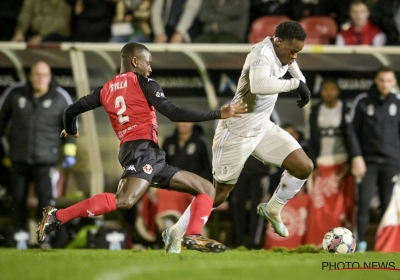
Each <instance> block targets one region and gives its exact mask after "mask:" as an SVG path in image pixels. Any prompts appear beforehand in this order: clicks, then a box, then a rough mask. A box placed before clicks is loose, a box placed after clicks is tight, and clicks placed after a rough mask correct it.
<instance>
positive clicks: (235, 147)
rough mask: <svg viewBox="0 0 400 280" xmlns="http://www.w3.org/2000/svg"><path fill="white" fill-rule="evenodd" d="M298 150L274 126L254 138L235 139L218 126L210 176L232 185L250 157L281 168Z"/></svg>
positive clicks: (297, 145)
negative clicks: (286, 159) (285, 160)
mask: <svg viewBox="0 0 400 280" xmlns="http://www.w3.org/2000/svg"><path fill="white" fill-rule="evenodd" d="M297 149H301V146H300V145H299V143H298V142H297V141H296V140H295V139H294V138H293V137H292V136H291V135H290V134H289V133H287V132H286V131H285V130H283V129H282V128H280V127H279V126H277V125H275V124H274V125H273V126H272V127H271V128H269V129H267V130H266V131H265V132H262V133H260V134H259V135H257V136H255V137H242V136H238V135H236V134H233V133H232V132H230V131H229V129H228V128H227V127H226V126H224V125H219V126H218V128H217V131H216V133H215V136H214V140H213V146H212V153H213V156H212V158H213V162H212V165H213V175H214V178H215V180H217V181H218V182H220V183H225V184H235V183H236V182H237V180H238V178H239V175H240V172H242V169H243V166H244V164H245V162H246V161H247V159H248V158H249V156H250V155H252V156H254V157H255V158H257V159H258V160H260V161H261V162H263V163H264V164H273V165H276V166H279V167H280V166H281V165H282V162H283V161H284V159H285V158H286V157H287V156H288V155H289V154H290V153H291V152H293V151H294V150H297Z"/></svg>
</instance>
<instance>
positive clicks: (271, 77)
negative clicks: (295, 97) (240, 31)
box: [218, 37, 305, 137]
mask: <svg viewBox="0 0 400 280" xmlns="http://www.w3.org/2000/svg"><path fill="white" fill-rule="evenodd" d="M287 71H289V73H290V74H291V75H292V76H293V78H292V79H280V78H281V77H282V76H283V75H285V73H286V72H287ZM299 80H302V81H303V82H305V78H304V76H303V74H302V73H301V71H300V69H299V67H298V65H297V63H296V62H293V63H292V64H291V65H290V66H288V65H282V63H281V62H280V60H279V59H278V57H277V56H276V54H275V51H274V47H273V45H272V42H271V38H270V37H267V38H265V39H264V40H263V41H262V42H260V43H258V44H255V45H254V46H253V48H252V50H251V52H250V53H249V54H248V55H247V58H246V62H245V63H244V66H243V70H242V73H241V75H240V79H239V83H238V87H237V90H236V93H235V96H234V98H233V100H232V103H234V102H236V101H239V100H241V99H243V101H244V102H246V103H247V109H248V111H247V113H245V114H242V118H229V119H226V120H222V121H220V122H219V124H218V125H219V126H227V127H228V129H229V131H230V132H231V133H234V134H236V135H239V136H243V137H254V136H256V135H258V134H259V133H262V132H264V131H265V130H266V129H268V128H270V127H273V125H274V124H273V123H272V122H271V121H270V116H271V113H272V111H273V109H274V106H275V103H276V99H277V98H278V93H280V92H288V91H291V90H293V89H296V88H298V87H299V83H300V81H299Z"/></svg>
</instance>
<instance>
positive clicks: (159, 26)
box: [151, 0, 203, 43]
mask: <svg viewBox="0 0 400 280" xmlns="http://www.w3.org/2000/svg"><path fill="white" fill-rule="evenodd" d="M202 2H203V1H202V0H169V1H167V0H154V2H153V6H152V8H151V24H152V28H153V35H154V39H153V40H154V42H155V43H167V42H170V43H190V42H191V41H192V40H193V38H195V37H196V35H197V34H198V33H199V25H198V23H197V22H196V18H197V15H198V14H199V11H200V7H201V4H202Z"/></svg>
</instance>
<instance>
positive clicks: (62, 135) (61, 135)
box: [60, 129, 79, 138]
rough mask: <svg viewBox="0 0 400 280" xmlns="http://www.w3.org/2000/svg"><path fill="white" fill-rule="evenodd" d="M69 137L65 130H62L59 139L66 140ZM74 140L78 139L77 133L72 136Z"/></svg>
mask: <svg viewBox="0 0 400 280" xmlns="http://www.w3.org/2000/svg"><path fill="white" fill-rule="evenodd" d="M68 136H69V134H68V133H67V132H66V131H65V129H63V131H61V134H60V137H61V138H67V137H68ZM72 136H73V137H74V138H78V136H79V132H78V131H77V132H76V134H75V135H72Z"/></svg>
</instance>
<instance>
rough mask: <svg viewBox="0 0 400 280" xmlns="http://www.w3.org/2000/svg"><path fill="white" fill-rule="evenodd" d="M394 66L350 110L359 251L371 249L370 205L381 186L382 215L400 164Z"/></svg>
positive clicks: (398, 102)
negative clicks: (368, 242)
mask: <svg viewBox="0 0 400 280" xmlns="http://www.w3.org/2000/svg"><path fill="white" fill-rule="evenodd" d="M395 85H396V77H395V73H394V71H393V69H392V68H390V67H382V68H380V69H379V70H378V72H377V74H376V76H375V84H374V85H373V86H372V87H371V89H370V90H369V91H368V92H365V93H361V94H360V95H358V96H357V97H356V98H355V99H354V103H353V108H352V111H351V113H350V118H351V126H352V128H353V131H354V133H353V134H352V137H351V138H350V145H351V149H352V152H353V153H354V155H355V158H353V159H352V173H353V174H354V175H355V177H356V178H358V181H360V183H359V185H358V214H357V228H358V241H359V243H358V245H357V250H358V251H365V250H366V249H367V242H366V235H367V231H368V225H369V204H370V202H371V199H372V197H373V196H374V194H375V186H376V185H377V186H378V194H379V199H380V211H381V215H383V213H385V210H386V208H387V206H388V204H389V201H390V198H391V195H392V191H393V186H394V184H395V183H396V182H397V177H398V172H399V163H400V111H399V109H400V98H399V96H398V95H396V94H393V93H392V92H391V90H392V89H393V87H394V86H395Z"/></svg>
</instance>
